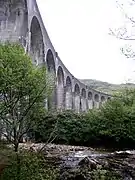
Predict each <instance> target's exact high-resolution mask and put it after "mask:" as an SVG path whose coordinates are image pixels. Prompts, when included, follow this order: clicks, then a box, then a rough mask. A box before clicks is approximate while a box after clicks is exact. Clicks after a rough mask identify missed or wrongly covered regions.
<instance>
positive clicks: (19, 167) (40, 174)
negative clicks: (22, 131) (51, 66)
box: [1, 152, 58, 180]
mask: <svg viewBox="0 0 135 180" xmlns="http://www.w3.org/2000/svg"><path fill="white" fill-rule="evenodd" d="M17 158H19V161H18V159H17ZM9 163H10V165H9V166H8V167H7V168H6V169H5V170H4V172H3V174H2V177H1V180H30V179H32V180H40V179H41V180H55V179H56V178H57V176H58V170H57V169H56V168H55V169H54V168H53V167H50V166H48V165H47V163H46V162H45V159H44V157H43V156H42V155H38V154H36V153H32V152H21V153H18V154H16V153H14V152H12V154H10V161H9Z"/></svg>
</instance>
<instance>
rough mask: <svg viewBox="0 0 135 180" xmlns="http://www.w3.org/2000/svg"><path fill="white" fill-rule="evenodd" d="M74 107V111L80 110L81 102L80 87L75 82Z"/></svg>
mask: <svg viewBox="0 0 135 180" xmlns="http://www.w3.org/2000/svg"><path fill="white" fill-rule="evenodd" d="M74 108H75V111H76V112H78V113H79V112H80V109H81V102H80V87H79V85H78V84H77V83H76V84H75V87H74Z"/></svg>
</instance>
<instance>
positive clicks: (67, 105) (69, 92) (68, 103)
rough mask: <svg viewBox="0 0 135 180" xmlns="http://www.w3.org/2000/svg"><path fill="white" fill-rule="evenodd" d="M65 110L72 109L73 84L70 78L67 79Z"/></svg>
mask: <svg viewBox="0 0 135 180" xmlns="http://www.w3.org/2000/svg"><path fill="white" fill-rule="evenodd" d="M65 90H66V93H65V96H66V97H65V109H72V103H73V97H72V82H71V79H70V77H69V76H67V78H66V89H65Z"/></svg>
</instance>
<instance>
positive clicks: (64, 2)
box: [37, 0, 135, 84]
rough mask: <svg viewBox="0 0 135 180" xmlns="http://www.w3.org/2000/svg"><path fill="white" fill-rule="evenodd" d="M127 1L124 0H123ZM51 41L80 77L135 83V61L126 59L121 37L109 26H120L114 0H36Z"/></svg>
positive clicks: (76, 75)
mask: <svg viewBox="0 0 135 180" xmlns="http://www.w3.org/2000/svg"><path fill="white" fill-rule="evenodd" d="M123 1H126V0H123ZM37 3H38V6H39V10H40V13H41V16H42V19H43V22H44V24H45V28H46V30H47V32H48V34H49V37H50V39H51V42H52V44H53V46H54V48H55V50H56V52H58V55H59V57H60V58H61V60H62V62H63V63H64V64H65V66H66V67H67V68H68V70H69V71H70V72H71V73H72V74H73V75H74V76H75V77H76V78H79V79H97V80H101V81H106V82H109V83H116V84H119V83H126V82H128V80H129V79H130V81H131V82H135V72H134V71H135V61H133V60H130V59H126V58H125V57H124V55H122V53H121V51H120V48H121V47H122V46H124V44H125V42H124V41H123V40H118V39H116V38H115V37H113V36H110V35H109V28H117V27H119V26H121V25H123V22H124V17H123V14H122V12H121V11H120V9H118V8H117V6H116V3H115V0H102V1H101V0H37Z"/></svg>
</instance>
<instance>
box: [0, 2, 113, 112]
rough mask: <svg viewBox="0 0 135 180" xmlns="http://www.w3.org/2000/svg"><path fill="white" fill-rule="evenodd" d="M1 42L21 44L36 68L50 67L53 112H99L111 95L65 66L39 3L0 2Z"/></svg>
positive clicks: (50, 102)
mask: <svg viewBox="0 0 135 180" xmlns="http://www.w3.org/2000/svg"><path fill="white" fill-rule="evenodd" d="M0 40H1V41H2V42H5V41H7V40H9V41H16V42H20V43H21V44H22V45H23V47H24V49H25V51H27V52H28V53H29V54H30V56H31V57H32V60H33V64H36V65H42V64H45V65H46V66H47V70H48V74H49V75H50V76H49V77H50V82H51V83H52V86H53V92H52V94H51V96H50V97H48V99H47V100H45V102H46V107H47V108H49V109H57V110H65V109H73V110H75V111H76V112H78V113H79V112H85V111H88V110H89V109H92V108H99V107H100V105H102V104H103V103H105V102H106V101H107V100H108V98H111V96H110V95H108V94H104V93H101V92H98V91H95V90H94V89H91V88H90V87H88V86H86V85H85V84H83V83H81V82H80V81H79V80H78V79H76V78H75V77H74V76H73V75H72V74H71V73H70V72H69V71H68V69H67V68H66V67H65V65H64V64H63V63H62V61H61V59H60V58H59V56H58V53H57V52H56V51H55V49H54V47H53V45H52V43H51V41H50V38H49V36H48V34H47V31H46V28H45V26H44V23H43V21H42V17H41V15H40V12H39V9H38V6H37V3H36V0H16V1H13V3H12V4H9V0H0Z"/></svg>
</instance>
